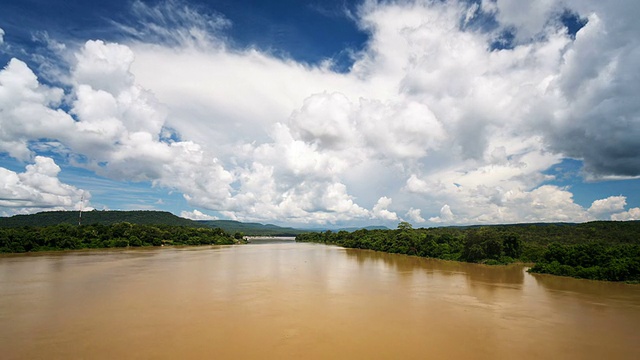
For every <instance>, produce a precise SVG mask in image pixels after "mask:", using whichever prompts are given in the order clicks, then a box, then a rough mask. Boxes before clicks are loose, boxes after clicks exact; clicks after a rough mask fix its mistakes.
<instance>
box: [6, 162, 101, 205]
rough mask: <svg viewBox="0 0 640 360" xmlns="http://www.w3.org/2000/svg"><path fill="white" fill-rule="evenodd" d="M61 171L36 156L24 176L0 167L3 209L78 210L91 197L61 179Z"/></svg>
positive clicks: (56, 166)
mask: <svg viewBox="0 0 640 360" xmlns="http://www.w3.org/2000/svg"><path fill="white" fill-rule="evenodd" d="M59 173H60V167H59V166H58V165H57V164H56V163H55V162H54V161H53V160H52V159H51V158H47V157H43V156H36V157H35V162H34V163H33V164H29V165H27V166H26V169H25V171H24V172H22V173H16V172H13V171H11V170H8V169H5V168H2V167H0V183H2V186H1V187H0V207H4V208H10V209H20V208H32V209H35V210H45V209H47V210H52V209H53V210H56V209H57V210H61V209H66V210H68V209H75V208H79V207H80V206H82V202H81V200H83V199H85V200H89V198H90V197H91V195H90V194H89V193H88V192H86V191H83V190H81V189H78V188H76V187H74V186H71V185H68V184H64V183H62V182H61V181H60V180H59V179H58V174H59Z"/></svg>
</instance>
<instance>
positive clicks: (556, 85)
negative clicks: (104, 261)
mask: <svg viewBox="0 0 640 360" xmlns="http://www.w3.org/2000/svg"><path fill="white" fill-rule="evenodd" d="M523 9H525V10H526V11H523ZM633 10H637V5H635V4H632V3H630V2H600V1H595V0H587V1H573V0H563V1H555V0H537V1H531V2H527V4H524V5H523V4H521V2H516V1H507V0H499V1H482V2H481V4H480V5H478V4H470V3H469V2H466V1H448V2H431V1H401V2H372V1H367V2H364V3H363V4H362V5H361V6H360V8H359V10H358V12H357V13H356V14H355V15H354V21H356V22H357V25H358V26H359V28H360V29H362V31H365V32H367V34H368V36H369V39H368V41H367V42H366V44H365V45H364V47H363V48H362V49H361V50H360V51H358V52H356V53H354V59H353V60H354V63H353V65H352V67H351V68H350V69H348V71H346V72H343V73H338V72H335V71H333V70H332V69H331V68H330V67H328V66H327V65H326V64H327V62H323V63H321V64H318V65H314V64H307V63H301V62H297V61H295V60H293V59H290V58H286V57H279V56H275V55H274V54H272V53H269V52H266V51H261V50H258V49H257V48H254V47H250V48H234V46H233V44H232V43H231V42H228V41H226V40H225V38H224V36H223V35H221V33H222V31H224V29H225V28H227V27H229V26H232V25H231V23H230V22H229V20H227V19H226V18H225V17H224V15H223V14H217V13H207V12H203V11H200V8H198V7H194V6H190V5H188V4H183V3H178V2H175V1H166V2H160V3H157V4H156V5H154V6H150V5H146V4H145V3H143V2H140V1H136V2H134V3H133V15H134V16H135V17H136V18H137V20H138V21H137V23H136V22H132V23H127V24H123V23H118V24H116V27H117V29H118V30H119V31H121V32H122V33H123V34H124V35H127V36H129V39H128V40H127V38H126V37H123V40H122V41H121V43H110V42H105V41H102V40H89V41H86V42H84V44H83V45H82V46H81V47H80V48H72V47H64V46H59V47H58V51H67V52H72V53H73V56H69V57H68V58H70V59H72V61H71V62H70V63H68V64H66V66H67V67H68V69H66V70H68V71H67V72H68V73H69V74H70V75H69V77H68V78H65V79H64V80H65V81H66V84H68V85H69V86H68V88H65V90H63V89H62V88H56V87H53V86H46V85H44V84H42V83H41V82H40V81H39V80H38V77H37V75H36V74H35V73H34V71H33V70H32V69H30V68H29V67H28V66H27V65H26V63H25V62H23V61H21V60H19V59H12V60H11V61H10V62H9V63H8V64H7V65H6V66H5V68H4V69H2V70H1V71H0V122H1V124H2V126H1V127H0V152H2V153H6V154H8V155H9V156H11V157H13V158H15V159H19V160H21V161H26V162H28V161H33V159H34V158H35V157H36V156H37V155H39V154H40V152H41V151H40V150H39V148H38V146H37V145H36V144H37V143H39V141H40V140H41V139H47V141H52V142H55V143H56V144H58V146H57V147H56V149H55V151H57V152H59V153H60V154H64V158H65V159H68V161H69V162H70V163H72V164H74V165H76V166H80V167H84V168H86V169H89V170H91V171H94V172H96V173H98V174H100V175H102V176H106V177H109V178H111V179H118V180H125V181H148V182H151V183H152V184H153V185H154V186H160V187H164V188H168V189H171V190H176V191H179V192H181V193H182V194H184V197H185V199H187V201H188V202H189V204H190V205H192V206H193V207H198V208H200V209H206V210H211V211H217V212H219V213H220V214H222V215H223V216H226V217H228V218H232V219H238V220H256V221H259V220H269V221H271V220H277V221H282V222H291V223H298V224H325V223H345V222H350V221H359V222H366V221H370V220H371V219H374V220H376V221H380V222H383V223H386V224H391V223H392V222H395V221H398V220H399V216H398V215H397V214H406V217H407V218H409V219H410V220H412V221H415V222H419V223H422V222H425V223H428V222H433V223H439V224H449V223H496V222H527V221H584V220H590V219H596V218H605V217H608V216H611V217H612V218H613V217H616V218H624V217H625V216H627V217H629V218H633V216H635V215H634V214H635V213H634V211H635V210H634V209H630V210H625V206H626V197H625V195H620V196H612V197H609V198H605V199H600V200H596V201H594V202H593V204H591V207H589V208H586V207H584V206H581V205H579V204H577V203H576V202H575V201H574V197H573V194H572V192H571V189H570V188H568V187H560V186H556V185H552V184H553V183H552V182H553V181H554V180H556V179H555V178H554V176H553V175H549V174H548V172H547V170H548V169H549V168H551V167H552V166H554V165H556V164H559V163H560V162H562V161H563V159H565V158H574V159H579V160H582V161H583V162H584V164H585V168H584V169H583V170H584V173H585V174H586V175H587V176H589V177H590V178H591V179H604V178H608V177H636V176H640V157H638V155H637V154H638V153H640V142H639V141H638V140H637V139H638V138H640V105H638V104H639V103H638V101H637V99H636V98H637V94H638V91H640V87H639V85H638V84H639V83H638V82H637V81H636V80H637V79H636V77H634V76H629V74H635V73H637V70H636V68H637V64H638V63H639V62H640V51H639V50H638V49H640V43H639V40H638V37H637V34H638V30H639V29H640V28H639V26H640V25H638V24H639V23H638V22H637V21H636V20H635V18H634V14H635V13H634V11H633ZM564 11H567V12H569V13H571V14H574V15H575V16H577V17H580V18H581V19H586V20H587V22H586V25H585V26H584V27H583V28H582V29H580V31H578V32H577V33H576V34H575V36H572V34H569V33H568V30H567V29H566V28H565V27H564V26H563V25H562V23H561V21H560V20H559V19H560V15H561V14H562V13H563V12H564ZM636 13H637V12H636ZM483 16H484V17H489V18H491V17H493V19H495V28H493V29H484V28H481V27H478V26H475V27H474V26H472V25H473V24H474V21H475V20H477V19H478V18H480V17H483ZM504 31H512V32H513V33H514V36H515V40H514V42H513V43H511V44H509V45H510V46H506V47H505V48H503V49H495V48H492V44H494V43H495V41H496V39H497V37H499V36H500V34H502V33H503V32H504ZM0 34H1V33H0ZM1 38H2V37H1V35H0V39H1ZM65 91H66V92H65ZM7 176H8V175H7ZM382 194H384V196H382ZM391 199H393V211H392V210H390V208H391V204H392V200H391ZM443 204H446V205H444V206H443ZM452 209H454V210H455V214H454V212H453V211H452ZM185 214H186V215H189V216H192V217H197V216H199V215H198V214H197V213H195V210H194V211H192V212H185ZM612 214H613V215H612ZM625 214H626V215H625ZM425 219H428V220H426V221H425Z"/></svg>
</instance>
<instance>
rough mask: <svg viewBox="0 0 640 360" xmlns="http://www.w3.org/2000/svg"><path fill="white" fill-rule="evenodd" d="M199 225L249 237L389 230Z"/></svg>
mask: <svg viewBox="0 0 640 360" xmlns="http://www.w3.org/2000/svg"><path fill="white" fill-rule="evenodd" d="M198 222H199V223H201V224H205V225H207V226H211V227H219V228H221V229H222V230H224V231H225V232H227V233H229V234H234V233H236V232H241V233H244V234H245V235H249V236H295V235H298V234H304V233H309V232H324V231H327V230H331V231H334V232H337V231H343V230H344V231H348V232H353V231H356V230H360V229H367V230H389V228H387V227H386V226H367V227H349V228H340V229H327V228H313V229H296V228H292V227H282V226H278V225H273V224H266V225H265V224H260V223H245V222H240V221H234V220H198Z"/></svg>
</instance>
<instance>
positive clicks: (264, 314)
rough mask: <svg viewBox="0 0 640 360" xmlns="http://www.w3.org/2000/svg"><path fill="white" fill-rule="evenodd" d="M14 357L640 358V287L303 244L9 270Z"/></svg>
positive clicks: (5, 342) (150, 252) (0, 277)
mask: <svg viewBox="0 0 640 360" xmlns="http://www.w3.org/2000/svg"><path fill="white" fill-rule="evenodd" d="M0 357H2V358H3V359H37V358H46V359H74V358H85V359H121V358H162V359H177V358H181V359H190V358H207V359H213V358H215V359H640V285H628V284H616V283H604V282H595V281H587V280H577V279H570V278H561V277H553V276H544V275H536V276H534V275H530V274H528V273H526V272H525V271H524V268H523V267H522V266H507V267H488V266H482V265H474V264H465V263H457V262H447V261H440V260H432V259H423V258H417V257H410V256H403V255H393V254H384V253H378V252H373V251H366V250H354V249H343V248H339V247H334V246H325V245H319V244H305V243H293V242H281V243H278V242H270V243H265V244H259V243H253V244H249V245H241V246H217V247H185V248H149V249H136V250H96V251H77V252H60V253H46V254H37V253H36V254H27V255H9V256H2V257H0Z"/></svg>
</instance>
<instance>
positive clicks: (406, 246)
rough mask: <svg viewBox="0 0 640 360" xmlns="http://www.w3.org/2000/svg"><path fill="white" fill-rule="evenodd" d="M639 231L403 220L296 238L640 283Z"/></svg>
mask: <svg viewBox="0 0 640 360" xmlns="http://www.w3.org/2000/svg"><path fill="white" fill-rule="evenodd" d="M638 234H640V222H593V223H585V224H573V225H563V226H557V225H546V224H542V225H540V224H538V225H535V224H531V225H526V226H524V225H500V226H487V227H469V228H460V227H458V228H455V227H454V228H429V229H424V228H422V229H413V228H411V225H409V224H408V223H400V225H399V226H398V229H397V230H358V231H355V232H352V233H348V232H343V231H341V232H337V233H334V232H331V231H327V232H324V233H307V234H300V235H298V236H297V237H296V241H300V242H316V243H325V244H335V245H339V246H342V247H346V248H356V249H370V250H376V251H382V252H387V253H397V254H406V255H415V256H420V257H430V258H437V259H443V260H455V261H463V262H471V263H483V264H487V265H503V264H511V263H514V262H523V263H532V264H534V265H533V266H532V267H531V269H529V271H530V272H534V273H545V274H552V275H560V276H571V277H576V278H584V279H592V280H606V281H621V282H631V283H637V282H639V281H640V236H639V235H638Z"/></svg>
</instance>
